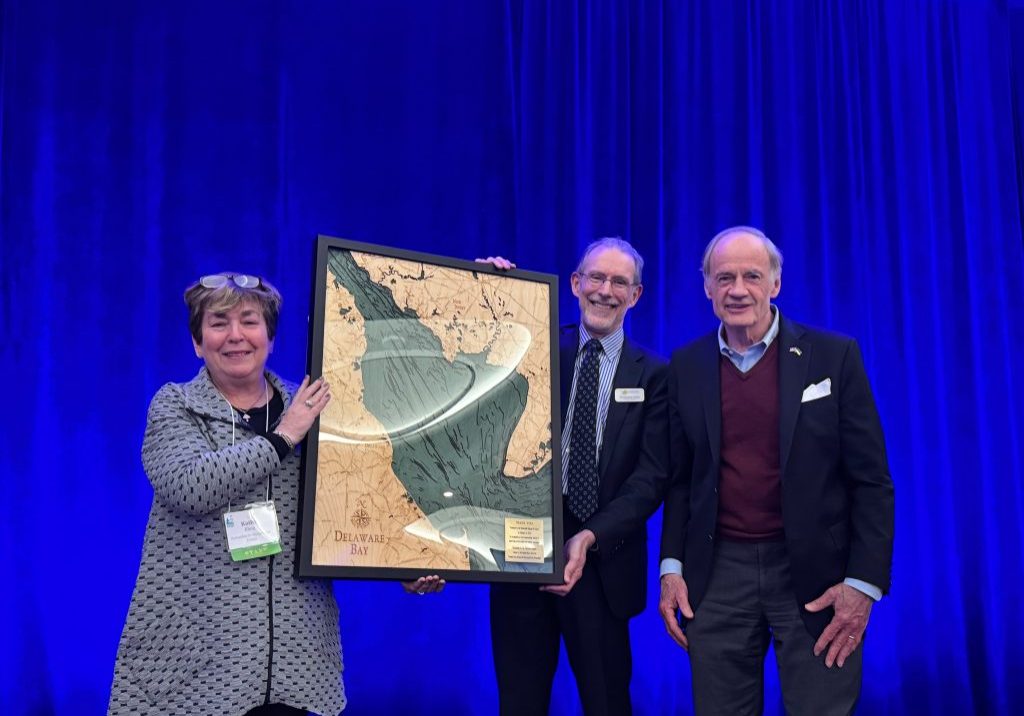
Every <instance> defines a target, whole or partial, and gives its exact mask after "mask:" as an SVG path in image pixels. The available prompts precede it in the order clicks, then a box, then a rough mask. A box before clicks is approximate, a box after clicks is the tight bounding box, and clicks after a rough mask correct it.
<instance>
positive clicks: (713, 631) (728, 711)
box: [686, 540, 863, 716]
mask: <svg viewBox="0 0 1024 716" xmlns="http://www.w3.org/2000/svg"><path fill="white" fill-rule="evenodd" d="M815 596H818V595H815ZM801 606H802V605H797V602H796V597H795V596H794V594H793V587H792V581H791V578H790V573H789V556H788V555H787V553H786V545H785V543H783V542H761V543H742V542H728V541H725V540H723V541H721V542H719V543H718V544H717V545H716V549H715V556H714V562H713V565H712V569H711V580H710V582H709V584H708V589H707V593H706V594H705V595H704V598H703V599H702V600H701V602H700V606H698V607H697V610H696V611H695V612H694V618H693V619H692V620H691V621H690V622H689V623H688V624H687V626H686V634H687V637H688V639H689V642H690V668H691V673H692V677H693V700H694V707H695V710H696V713H697V714H698V716H712V715H717V714H722V715H723V716H726V715H727V716H741V715H747V714H760V713H762V711H763V708H764V658H765V654H766V653H767V651H768V644H769V642H773V643H774V645H775V660H776V663H777V666H778V669H779V681H780V683H781V686H782V700H783V702H784V705H785V709H786V713H787V714H789V715H790V716H803V715H804V714H807V715H809V716H810V715H813V716H830V715H833V714H834V715H836V716H841V715H845V714H850V713H852V712H853V709H854V707H855V706H856V704H857V698H858V696H859V695H860V683H861V672H862V666H863V661H862V648H861V647H858V648H857V650H856V651H854V652H853V654H851V655H850V656H849V658H848V659H847V660H846V663H845V665H844V666H843V667H842V668H839V666H837V665H835V664H833V666H832V668H831V669H829V668H827V667H826V666H825V655H826V653H827V650H826V651H825V652H822V654H821V656H817V657H816V656H814V642H815V641H816V640H817V639H816V638H813V637H811V634H810V632H808V631H807V628H806V627H805V626H804V623H803V620H802V619H801V618H800V607H801ZM861 646H863V645H861Z"/></svg>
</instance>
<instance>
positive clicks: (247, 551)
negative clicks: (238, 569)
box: [231, 542, 281, 562]
mask: <svg viewBox="0 0 1024 716" xmlns="http://www.w3.org/2000/svg"><path fill="white" fill-rule="evenodd" d="M280 552H281V543H280V542H267V543H266V544H257V545H253V546H252V547H239V548H238V549H233V550H231V560H232V561H234V562H244V561H245V560H247V559H256V558H258V557H269V556H270V555H272V554H279V553H280Z"/></svg>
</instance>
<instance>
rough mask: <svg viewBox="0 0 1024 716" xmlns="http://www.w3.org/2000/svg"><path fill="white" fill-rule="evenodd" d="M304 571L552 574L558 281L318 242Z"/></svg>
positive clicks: (541, 577) (546, 580) (557, 552)
mask: <svg viewBox="0 0 1024 716" xmlns="http://www.w3.org/2000/svg"><path fill="white" fill-rule="evenodd" d="M313 280H314V284H313V297H312V308H311V321H310V329H311V330H310V348H309V373H310V375H312V376H314V377H315V376H319V375H323V376H324V377H325V378H326V379H327V381H328V382H329V383H330V385H331V394H332V400H331V401H330V403H329V404H328V405H327V408H326V409H325V410H324V412H323V413H322V414H321V415H320V418H319V420H318V422H317V424H315V425H314V426H313V429H312V430H311V431H310V432H309V434H308V436H307V438H306V442H305V452H304V454H303V487H302V493H303V494H302V508H301V515H300V520H299V558H298V559H299V565H298V571H299V576H303V577H345V578H369V579H412V578H415V577H418V576H422V575H425V574H438V575H440V576H441V577H442V578H444V579H446V580H452V581H460V580H461V581H477V582H535V583H539V584H559V583H561V581H562V570H563V568H564V555H563V553H562V520H561V516H562V507H561V497H562V496H561V467H560V458H561V448H560V434H559V426H560V419H559V416H560V411H559V404H558V396H559V389H558V369H557V366H558V355H557V351H558V340H557V328H558V321H557V300H558V297H557V289H558V284H557V278H556V277H555V276H553V275H548V274H540V273H533V272H528V271H519V270H515V271H506V272H502V271H498V270H496V269H494V268H493V267H491V266H490V265H489V264H479V263H474V262H471V261H466V260H460V259H450V258H443V257H439V256H432V255H428V254H421V253H416V252H412V251H406V250H402V249H393V248H386V247H383V246H374V245H370V244H364V243H358V242H354V241H348V240H343V239H335V238H330V237H325V236H321V237H319V238H318V239H317V248H316V261H315V276H314V279H313Z"/></svg>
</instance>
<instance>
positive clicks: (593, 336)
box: [491, 238, 668, 716]
mask: <svg viewBox="0 0 1024 716" xmlns="http://www.w3.org/2000/svg"><path fill="white" fill-rule="evenodd" d="M491 260H492V261H493V262H495V265H498V266H499V267H502V264H501V263H499V262H500V261H503V260H500V259H498V260H495V259H491ZM510 266H511V264H508V262H504V266H503V267H505V268H508V267H510ZM642 269H643V259H642V258H641V257H640V255H639V254H638V253H637V252H636V250H635V249H634V248H633V247H632V246H630V245H629V244H628V243H627V242H625V241H623V240H621V239H616V238H606V239H599V240H598V241H596V242H594V243H592V244H591V245H590V246H588V247H587V249H586V251H584V254H583V257H582V258H581V259H580V263H579V266H578V267H577V269H576V271H575V272H574V273H573V274H572V291H573V294H574V295H575V296H576V297H577V298H578V300H579V306H580V325H579V326H569V327H567V328H565V329H563V331H562V336H561V343H560V356H561V386H562V424H563V426H564V428H563V431H562V436H563V441H564V443H565V444H564V449H563V463H564V474H563V476H562V478H563V479H562V488H563V491H564V493H565V499H564V504H565V509H564V511H563V512H564V514H563V520H564V521H563V524H564V528H565V534H566V535H567V536H569V537H570V539H569V541H568V542H567V543H566V546H565V550H566V556H567V561H566V567H565V583H564V584H563V585H559V586H557V587H544V588H542V589H541V590H539V589H538V588H537V587H536V586H530V585H521V584H494V585H492V586H491V638H492V645H493V649H494V665H495V670H496V671H497V676H498V698H499V705H500V711H501V713H502V714H508V715H509V716H546V715H547V713H548V708H549V702H550V699H551V685H552V681H553V679H554V675H555V668H556V666H557V665H558V652H559V643H560V641H562V640H564V641H565V647H566V652H567V653H568V656H569V663H570V665H571V666H572V669H573V672H574V674H575V676H576V684H577V687H578V690H579V694H580V701H581V702H582V705H583V711H584V713H585V714H587V716H625V715H628V714H629V713H631V706H630V696H629V682H630V675H631V672H632V659H631V655H630V645H629V619H630V618H631V617H633V616H635V615H636V614H638V613H639V612H640V611H641V610H643V608H644V602H645V595H646V581H647V530H646V520H647V518H648V517H649V516H650V514H651V513H652V512H654V510H655V509H657V507H658V505H660V504H661V498H662V494H663V491H664V486H665V483H666V482H667V470H668V465H667V460H668V456H667V449H666V420H665V408H666V397H665V378H666V366H665V362H664V360H662V359H661V358H659V357H657V356H655V355H654V354H652V353H649V352H648V351H646V350H644V349H643V348H641V347H639V346H637V345H636V344H634V343H633V342H632V341H630V340H629V339H627V338H626V337H625V336H624V334H623V329H622V321H623V318H624V317H625V315H626V312H627V311H628V310H629V309H630V308H632V307H633V306H634V305H636V302H637V301H638V300H639V298H640V294H641V292H642V290H643V286H642V285H641V271H642ZM588 356H589V360H588ZM588 365H589V366H590V368H591V369H592V370H593V372H592V373H588ZM588 375H590V378H588V377H587V376H588ZM588 385H589V390H588V388H587V386H588ZM588 395H589V397H588ZM588 412H589V415H588ZM641 462H642V463H643V466H644V467H643V468H642V469H641V468H640V467H638V465H639V464H640V463H641ZM588 555H589V558H588Z"/></svg>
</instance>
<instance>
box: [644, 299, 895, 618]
mask: <svg viewBox="0 0 1024 716" xmlns="http://www.w3.org/2000/svg"><path fill="white" fill-rule="evenodd" d="M771 309H772V313H773V314H774V315H775V318H774V319H772V325H771V327H770V328H769V329H768V332H767V333H765V334H764V338H762V339H761V340H759V341H758V342H757V343H755V344H753V345H752V346H750V347H749V348H747V349H746V350H745V351H742V352H741V351H735V350H733V349H732V348H730V347H729V344H728V343H726V342H725V324H720V325H719V328H718V350H719V351H720V352H721V354H722V355H724V356H725V357H726V358H728V359H729V360H730V361H732V364H733V365H734V366H736V367H737V368H738V369H739V371H740V372H741V373H746V372H747V371H749V370H750V369H751V368H753V367H754V366H755V365H757V363H758V361H760V360H761V358H763V357H764V354H765V353H766V352H767V351H768V348H769V347H771V345H772V341H774V340H775V338H776V337H777V336H778V335H779V309H778V308H776V307H775V306H772V307H771ZM659 571H660V576H662V577H664V576H665V575H666V574H678V575H680V576H682V574H683V563H682V562H680V561H679V560H678V559H674V558H672V557H666V558H665V559H663V560H661V569H660V570H659ZM843 582H844V583H845V584H848V585H849V586H851V587H853V588H854V589H856V590H857V591H859V592H863V593H864V594H866V595H868V596H869V597H871V598H872V599H874V600H875V601H876V602H877V601H878V600H879V599H881V598H882V590H881V589H879V588H878V587H876V586H875V585H874V584H870V583H868V582H865V581H863V580H860V579H854V578H852V577H847V578H846V579H844V580H843Z"/></svg>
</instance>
